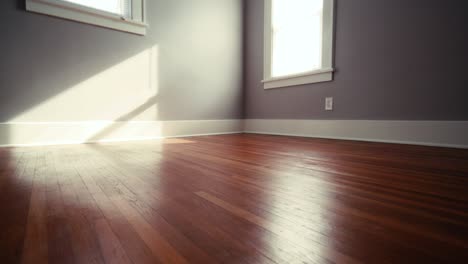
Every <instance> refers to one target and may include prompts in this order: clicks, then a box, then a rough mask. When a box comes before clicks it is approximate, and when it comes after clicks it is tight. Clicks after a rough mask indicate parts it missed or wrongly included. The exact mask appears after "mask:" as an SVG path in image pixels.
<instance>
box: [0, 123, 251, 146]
mask: <svg viewBox="0 0 468 264" xmlns="http://www.w3.org/2000/svg"><path fill="white" fill-rule="evenodd" d="M242 130H243V121H242V120H237V119H234V120H193V121H192V120H184V121H130V122H120V121H119V122H113V121H89V122H87V121H85V122H15V123H0V146H1V147H14V146H42V145H63V144H82V143H96V142H114V141H134V140H151V139H160V138H166V137H183V136H184V137H185V136H199V135H214V134H231V133H242Z"/></svg>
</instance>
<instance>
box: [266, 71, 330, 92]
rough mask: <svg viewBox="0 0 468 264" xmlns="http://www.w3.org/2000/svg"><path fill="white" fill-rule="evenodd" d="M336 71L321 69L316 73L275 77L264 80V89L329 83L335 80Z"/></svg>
mask: <svg viewBox="0 0 468 264" xmlns="http://www.w3.org/2000/svg"><path fill="white" fill-rule="evenodd" d="M333 72H334V69H320V70H316V71H311V72H306V73H301V74H294V75H288V76H281V77H273V78H267V79H265V80H262V83H263V88H264V89H273V88H282V87H288V86H295V85H301V84H310V83H319V82H328V81H332V80H333Z"/></svg>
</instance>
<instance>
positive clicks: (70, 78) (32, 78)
mask: <svg viewBox="0 0 468 264" xmlns="http://www.w3.org/2000/svg"><path fill="white" fill-rule="evenodd" d="M24 2H25V1H24V0H15V1H0V36H1V41H0V51H1V59H0V94H1V96H0V122H9V121H12V120H17V117H18V116H22V118H21V120H20V121H83V120H109V119H118V120H130V119H132V118H133V117H135V116H138V115H139V114H140V113H141V112H144V111H145V109H146V108H150V107H152V106H153V105H157V111H158V114H157V116H155V115H143V117H139V119H144V120H147V119H158V120H194V119H235V118H240V117H242V102H241V100H242V1H240V0H223V1H219V0H190V1H187V0H170V1H168V0H157V1H154V0H151V1H147V2H148V10H147V15H148V22H149V24H150V28H149V30H148V34H147V36H144V37H141V36H136V35H132V34H129V33H123V32H119V31H114V30H110V29H104V28H100V27H95V26H92V25H86V24H82V23H78V22H72V21H67V20H63V19H59V18H53V17H48V16H45V15H39V14H33V13H29V12H26V11H25V9H24ZM155 45H157V47H158V50H159V57H158V68H157V70H158V73H157V75H158V87H159V89H158V93H157V96H156V97H154V98H149V99H148V101H147V102H144V104H142V105H134V108H135V109H133V110H134V111H135V112H134V113H133V112H132V109H129V108H122V109H118V105H117V106H115V105H114V106H112V108H113V113H112V114H108V112H107V111H108V110H107V109H109V108H111V107H109V106H110V105H111V104H113V102H119V100H120V101H122V100H127V99H128V100H130V101H131V100H132V92H133V91H134V90H135V91H136V87H131V86H128V87H126V89H127V91H126V93H125V91H124V92H122V91H119V92H118V93H117V92H116V93H113V90H112V87H105V86H112V84H109V85H106V84H105V82H102V80H101V84H103V85H101V87H92V89H95V90H94V91H95V93H96V94H99V96H100V98H95V96H94V93H90V91H89V89H90V87H85V88H83V83H84V84H86V81H87V80H90V79H92V80H93V81H92V83H93V84H94V85H95V86H96V84H97V83H99V80H98V79H99V78H94V77H95V76H99V74H100V73H103V72H108V69H111V68H112V67H114V66H115V65H119V64H120V63H122V62H124V61H126V60H129V58H132V57H134V56H135V55H136V54H139V53H141V52H142V51H145V50H146V49H149V48H151V47H153V46H155ZM124 70H125V69H124ZM124 70H121V71H124ZM126 70H127V71H128V70H131V69H126ZM106 74H107V75H106V76H107V77H106V78H109V76H110V75H109V73H106ZM114 74H115V72H114ZM93 78H94V79H93ZM117 78H121V80H120V79H117V80H115V82H116V83H118V82H120V81H125V80H127V79H126V78H127V77H126V76H117ZM88 83H89V82H88ZM80 84H81V86H80ZM84 86H86V85H84ZM77 87H78V88H77ZM73 89H75V90H79V89H81V90H80V91H72V90H73ZM86 89H88V90H86ZM70 98H71V99H72V100H73V101H74V102H73V103H74V104H75V105H80V106H81V109H77V108H76V107H75V108H72V107H69V105H70V104H69V103H70V102H68V101H70ZM60 100H62V102H60ZM66 100H68V101H66ZM91 101H92V103H89V102H91ZM137 101H138V100H134V102H137ZM88 104H92V107H93V110H92V111H91V110H89V109H88V108H89V107H88ZM44 107H46V108H47V107H49V108H50V109H43V108H44ZM126 107H129V106H126ZM34 109H38V110H37V111H36V110H34ZM54 109H55V110H54ZM128 110H130V111H128ZM28 111H29V112H31V111H32V112H34V111H36V113H32V114H31V113H29V114H28V115H24V113H28ZM51 111H55V113H53V114H46V113H49V112H51ZM60 112H64V113H65V114H62V115H60Z"/></svg>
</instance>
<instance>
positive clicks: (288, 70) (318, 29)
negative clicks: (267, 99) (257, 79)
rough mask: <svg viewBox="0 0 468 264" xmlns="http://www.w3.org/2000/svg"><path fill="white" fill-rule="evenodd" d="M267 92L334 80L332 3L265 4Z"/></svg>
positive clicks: (290, 0)
mask: <svg viewBox="0 0 468 264" xmlns="http://www.w3.org/2000/svg"><path fill="white" fill-rule="evenodd" d="M264 37H265V62H264V80H263V84H264V88H265V89H270V88H279V87H286V86H293V85H300V84H307V83H316V82H325V81H331V80H332V79H333V67H332V60H333V58H332V53H333V0H265V36H264Z"/></svg>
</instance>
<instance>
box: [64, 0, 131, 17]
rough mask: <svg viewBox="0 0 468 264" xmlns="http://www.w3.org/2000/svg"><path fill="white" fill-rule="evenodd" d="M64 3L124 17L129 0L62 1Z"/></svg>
mask: <svg viewBox="0 0 468 264" xmlns="http://www.w3.org/2000/svg"><path fill="white" fill-rule="evenodd" d="M64 1H66V2H71V3H74V4H78V5H82V6H87V7H92V8H95V9H99V10H103V11H106V12H110V13H114V14H119V15H126V14H128V10H126V9H127V7H128V5H127V3H128V2H129V0H99V1H96V0H64Z"/></svg>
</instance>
